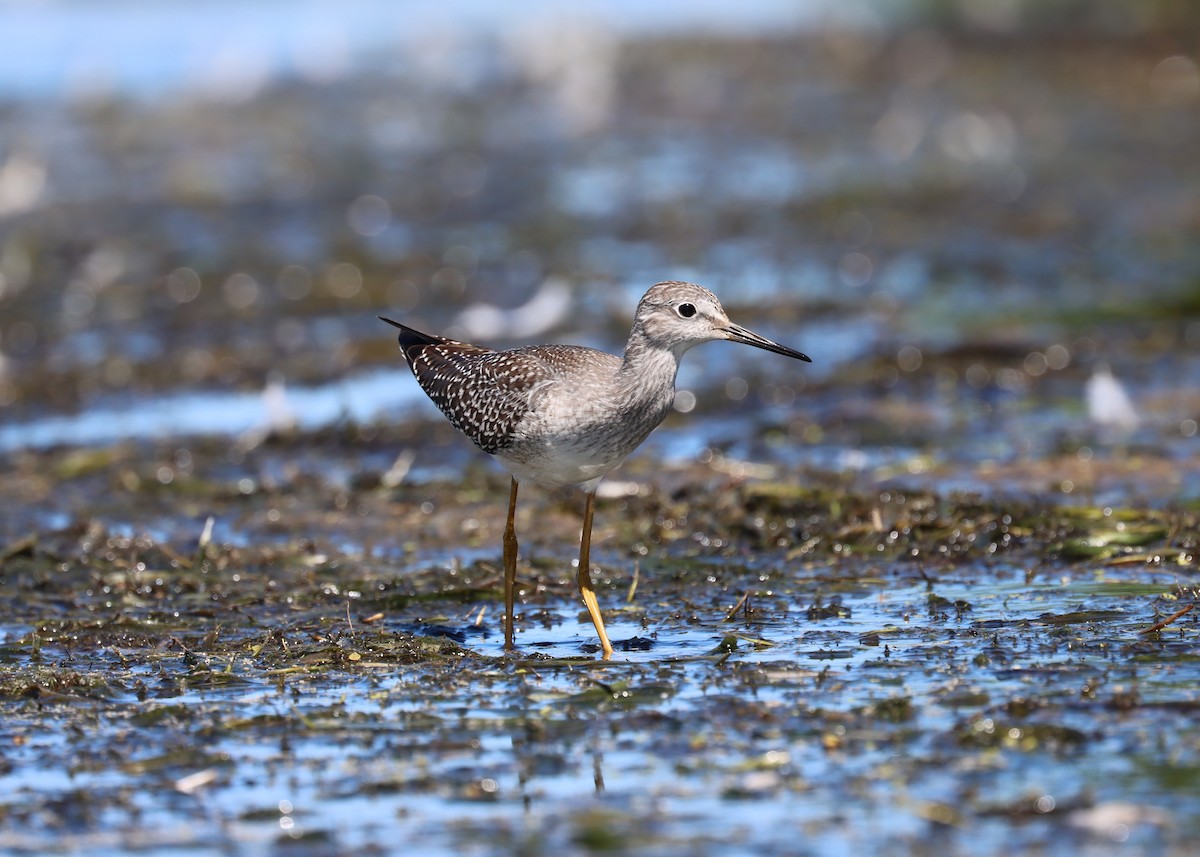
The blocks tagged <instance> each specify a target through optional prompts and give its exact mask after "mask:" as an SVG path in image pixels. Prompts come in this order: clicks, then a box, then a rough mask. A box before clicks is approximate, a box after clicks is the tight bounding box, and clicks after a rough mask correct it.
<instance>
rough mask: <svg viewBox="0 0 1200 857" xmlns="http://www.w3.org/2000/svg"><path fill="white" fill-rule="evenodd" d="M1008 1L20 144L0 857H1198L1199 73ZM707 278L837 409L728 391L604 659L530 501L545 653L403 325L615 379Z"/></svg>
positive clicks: (105, 124)
mask: <svg viewBox="0 0 1200 857" xmlns="http://www.w3.org/2000/svg"><path fill="white" fill-rule="evenodd" d="M766 5H769V4H766ZM968 7H969V8H971V9H974V10H975V11H974V12H972V13H970V14H967V13H965V12H964V13H962V14H960V15H957V16H956V15H950V16H949V17H948V18H933V19H928V20H925V19H922V20H924V21H925V22H924V23H921V24H916V23H913V22H912V21H907V22H906V21H896V20H890V19H885V18H883V17H874V18H872V17H869V16H868V17H867V18H859V19H856V20H854V21H852V22H850V24H847V25H844V26H837V27H834V26H816V25H814V24H812V22H808V23H806V24H804V25H803V26H796V27H792V26H791V23H794V22H790V23H789V22H784V23H787V24H788V25H787V26H785V25H784V23H779V24H778V25H774V26H768V27H767V28H766V29H765V30H764V29H763V25H762V24H761V23H759V24H757V25H756V26H757V27H758V29H757V30H756V29H754V28H749V29H748V30H747V29H742V28H738V29H736V30H734V29H728V28H726V30H725V31H722V30H721V28H717V31H716V32H713V31H711V30H704V28H703V27H699V26H698V25H697V26H693V27H692V28H690V29H689V28H686V27H684V28H680V30H678V31H677V30H671V31H669V32H664V31H662V30H661V29H657V28H655V27H651V26H648V25H647V26H645V27H644V28H643V29H642V30H640V31H633V32H631V31H629V30H627V29H626V30H623V29H620V28H617V27H610V26H607V25H600V24H597V23H595V22H592V23H589V24H586V25H584V24H578V23H576V24H570V23H569V22H563V21H557V22H555V23H554V25H553V26H551V25H548V24H543V25H537V26H535V25H534V22H533V21H529V22H524V23H523V24H522V25H521V26H516V25H512V26H506V27H501V28H499V29H498V30H497V33H498V34H490V33H488V32H486V31H484V30H475V31H472V32H471V33H470V34H467V33H466V32H465V31H464V32H459V31H457V30H453V29H444V30H438V32H437V38H436V39H435V38H433V37H432V36H430V38H429V39H425V40H415V41H412V42H411V43H406V46H405V48H404V49H403V50H398V51H395V52H392V53H387V54H379V55H376V56H375V58H374V60H372V61H371V62H369V63H362V64H361V65H356V66H354V67H353V68H349V67H345V68H344V67H343V66H338V65H337V64H336V63H335V64H333V65H328V66H327V65H320V66H319V67H317V66H313V67H309V66H305V67H304V68H305V69H307V71H305V70H303V69H302V73H296V74H292V75H290V76H289V75H288V74H282V75H280V76H278V77H273V76H271V75H269V74H268V73H267V72H266V71H263V70H262V69H260V70H259V72H260V73H259V74H258V75H257V76H255V75H254V74H248V73H246V69H245V68H244V67H243V66H240V65H238V63H237V62H235V61H234V60H236V59H237V58H238V55H236V53H235V54H232V55H231V56H232V59H229V58H226V62H227V65H228V66H229V68H227V69H225V71H224V72H222V74H219V75H218V74H215V73H214V75H212V76H205V77H203V78H202V79H200V80H198V81H195V82H193V84H192V85H191V88H190V89H189V88H187V87H184V88H183V92H182V93H181V94H180V93H178V92H176V91H175V90H172V92H173V93H175V94H174V95H172V96H169V97H164V96H163V95H162V94H161V93H158V92H155V91H149V92H148V91H145V90H146V89H147V88H139V87H137V86H133V87H131V88H130V90H131V91H127V90H124V89H122V88H121V86H120V81H117V82H115V83H114V82H111V81H110V82H109V83H108V84H106V83H105V80H104V76H103V75H96V76H94V78H91V79H89V80H86V81H83V82H82V83H81V82H80V80H82V78H81V79H80V80H77V81H76V88H75V90H73V91H72V93H71V94H70V95H69V96H63V95H61V94H60V95H58V96H54V97H51V95H49V94H47V93H45V92H40V91H35V92H33V93H32V94H31V93H27V92H24V91H23V90H21V92H22V93H23V94H22V95H21V96H20V97H12V98H10V99H9V100H7V101H4V102H0V120H2V121H0V127H3V128H4V129H5V132H4V133H5V136H4V137H3V138H0V408H2V413H0V509H2V510H3V511H2V513H0V604H3V612H2V614H0V616H2V618H0V709H2V710H3V718H2V720H0V852H2V853H12V854H25V853H68V854H69V853H82V852H88V853H92V854H116V853H128V852H131V851H132V852H138V853H145V854H159V853H168V852H170V853H176V852H178V851H179V850H180V849H188V851H190V852H191V853H197V854H208V853H221V854H273V853H290V854H314V855H317V854H320V855H324V854H343V853H380V854H383V853H393V852H394V851H396V850H397V848H398V847H399V843H403V844H404V847H405V848H409V847H415V846H418V845H419V846H420V847H421V848H422V850H423V851H425V852H427V853H433V854H531V855H532V854H544V853H570V854H574V853H591V852H599V851H608V852H617V853H620V852H622V851H631V852H638V853H652V854H681V855H682V854H688V855H691V854H713V855H718V854H720V855H733V854H744V853H761V854H842V853H847V852H849V851H851V850H852V849H864V850H866V851H869V852H873V853H880V854H897V855H899V854H939V855H941V854H972V855H974V854H1004V853H1013V852H1020V853H1051V852H1054V853H1077V854H1108V853H1114V852H1116V851H1122V852H1132V853H1158V854H1189V853H1193V852H1194V850H1195V848H1196V847H1197V843H1200V824H1198V822H1197V820H1196V819H1197V818H1198V817H1200V815H1198V813H1197V809H1198V806H1197V798H1196V795H1197V794H1198V793H1200V792H1198V789H1200V739H1198V738H1197V737H1196V735H1195V730H1194V728H1192V727H1193V724H1194V722H1195V719H1196V716H1197V706H1200V692H1198V691H1197V688H1198V687H1200V670H1198V668H1197V663H1198V661H1197V652H1198V650H1197V640H1198V639H1200V636H1198V626H1197V621H1198V620H1197V615H1198V614H1200V611H1198V610H1193V607H1194V605H1195V602H1196V599H1197V586H1198V585H1200V584H1198V580H1197V563H1196V552H1197V550H1198V549H1200V546H1198V544H1197V542H1198V541H1200V536H1198V531H1200V527H1198V524H1200V521H1198V518H1200V441H1197V438H1196V435H1197V421H1198V420H1200V297H1198V295H1200V289H1198V287H1197V284H1198V283H1200V244H1197V242H1196V240H1195V236H1196V235H1197V234H1200V174H1198V173H1200V167H1198V166H1197V162H1196V159H1195V156H1194V151H1195V145H1194V144H1195V141H1196V140H1197V139H1200V112H1198V110H1197V108H1198V107H1200V71H1197V66H1196V57H1195V54H1194V51H1193V52H1192V53H1190V54H1189V53H1188V47H1187V46H1188V45H1189V44H1191V45H1194V44H1195V41H1194V38H1193V39H1192V41H1190V42H1189V41H1188V39H1189V35H1188V34H1189V33H1194V32H1196V28H1195V27H1194V26H1193V25H1192V22H1190V21H1189V20H1188V19H1187V18H1186V17H1182V18H1181V17H1174V18H1172V17H1168V14H1169V13H1171V7H1169V6H1167V4H1164V5H1163V7H1162V8H1161V9H1159V15H1160V16H1159V17H1155V16H1154V15H1150V14H1149V13H1148V14H1147V16H1146V18H1145V19H1144V20H1142V21H1141V22H1140V23H1137V22H1134V23H1136V26H1134V25H1133V24H1131V23H1130V21H1128V20H1124V19H1120V14H1121V13H1120V12H1119V10H1120V9H1121V8H1122V7H1120V6H1114V7H1112V8H1111V9H1109V11H1108V13H1107V14H1108V17H1104V16H1099V17H1098V19H1097V20H1096V21H1095V22H1093V24H1092V25H1091V26H1083V27H1079V26H1076V25H1072V26H1071V27H1070V28H1065V27H1063V26H1062V25H1061V24H1060V23H1056V22H1055V21H1054V20H1053V18H1052V17H1049V18H1047V19H1041V18H1038V17H1036V16H1032V14H1031V13H1028V12H1027V13H1026V17H1025V18H1024V19H1021V18H1018V19H1015V20H1009V21H1006V20H1005V19H1003V16H1001V17H1000V18H995V17H994V16H993V17H991V18H989V16H988V15H987V14H986V13H984V12H982V11H980V10H981V9H983V8H984V7H983V6H979V7H978V8H976V7H971V6H970V5H969V4H967V5H966V6H964V7H963V8H964V9H967V8H968ZM756 8H757V7H756ZM1105 8H1108V7H1105ZM1153 8H1155V9H1158V8H1159V7H1153ZM1114 10H1116V11H1114ZM748 15H749V13H748ZM1114 15H1115V16H1116V17H1115V18H1114V17H1113V16H1114ZM750 17H753V16H750ZM1118 19H1120V20H1118ZM230 68H231V69H233V70H234V71H232V72H231V71H229V69H230ZM314 68H315V69H316V70H314ZM239 69H240V70H241V71H240V72H238V73H234V72H237V71H238V70H239ZM331 69H332V71H331ZM85 84H86V85H85ZM110 87H111V88H110ZM148 89H149V90H153V89H154V87H148ZM666 278H686V279H695V280H697V281H699V282H702V283H704V284H705V285H708V286H710V287H711V288H713V289H714V290H715V291H716V292H718V294H720V295H721V297H722V298H723V300H724V301H725V304H726V306H727V307H728V308H729V310H730V313H731V315H732V316H733V317H734V318H735V319H736V320H738V321H740V322H742V323H744V324H746V325H747V326H749V327H751V328H753V329H755V330H757V331H759V332H761V333H763V334H765V335H767V336H770V337H771V338H774V339H777V340H779V341H781V342H785V343H787V344H789V345H793V346H795V347H797V348H800V349H801V350H803V351H805V352H807V353H808V354H810V355H811V356H812V357H813V363H812V365H811V366H809V365H804V366H800V365H798V364H794V363H791V362H790V361H785V360H783V359H782V358H777V357H775V356H774V355H769V354H766V353H762V352H755V351H752V350H751V349H737V348H734V347H733V346H729V345H725V344H710V345H706V346H703V347H701V348H698V349H696V350H694V351H692V352H690V353H689V354H688V355H687V357H686V359H685V361H684V368H683V371H682V372H681V375H680V379H679V381H680V384H679V386H680V390H681V393H680V395H679V397H678V399H677V408H676V409H677V411H678V413H675V414H673V415H672V416H671V417H670V418H669V419H668V421H667V422H666V424H664V426H663V427H662V428H660V429H659V430H658V431H657V432H656V433H655V434H654V435H653V436H652V437H651V439H650V441H649V442H648V443H647V445H646V447H645V448H644V449H643V450H642V451H641V452H639V453H638V454H637V455H636V456H635V457H633V458H632V459H631V460H630V461H629V462H628V463H627V464H626V465H625V466H624V467H622V468H621V469H620V470H619V471H617V472H616V473H614V474H613V476H612V477H611V478H610V479H609V480H608V481H607V482H606V483H605V484H604V486H603V487H602V492H601V497H600V500H599V501H598V504H597V517H596V532H595V546H594V550H593V561H594V562H595V564H596V568H595V572H594V576H595V578H596V582H597V588H598V592H599V595H600V601H601V604H602V606H603V608H604V609H605V613H606V616H607V617H608V622H609V629H610V634H611V635H612V636H613V639H614V642H615V643H616V645H617V650H618V651H617V652H616V654H615V656H614V657H613V658H612V659H611V660H609V661H603V660H601V659H600V658H599V657H598V655H597V654H596V650H595V645H594V631H593V630H592V629H591V625H590V623H589V622H588V619H587V615H586V613H585V612H584V611H583V608H582V605H581V604H579V602H578V598H577V594H576V593H575V591H574V586H573V582H572V581H573V577H574V569H573V568H572V562H573V561H574V557H575V550H576V543H577V538H578V528H579V515H580V511H581V506H582V503H581V498H580V497H579V496H578V495H575V494H572V493H570V492H544V491H540V490H538V489H536V488H532V487H530V488H528V489H526V490H525V491H523V495H522V504H521V507H520V511H519V516H518V531H519V533H520V535H521V539H522V542H521V544H522V558H521V565H520V569H519V575H520V580H521V586H522V597H521V603H520V607H519V610H520V616H519V620H518V629H517V631H518V634H517V641H518V652H517V653H515V654H508V653H505V652H504V651H503V650H502V647H501V643H502V634H501V630H500V626H499V621H498V620H499V616H500V613H501V611H502V607H501V593H500V574H499V570H498V567H499V564H500V553H501V552H500V537H501V532H502V530H503V525H504V520H503V515H504V501H505V498H506V496H507V495H506V489H507V477H506V476H505V475H504V474H503V473H502V472H500V470H499V469H498V468H495V467H494V466H492V465H491V464H489V463H488V462H487V461H486V460H484V457H483V456H482V455H481V454H479V453H478V452H477V451H475V450H474V449H473V448H471V447H470V445H469V444H467V443H466V442H465V441H463V440H462V439H461V438H459V437H457V436H456V435H455V433H454V431H453V429H451V428H450V427H449V426H448V425H445V424H444V422H443V421H442V420H441V418H440V417H439V415H438V414H437V412H436V411H435V410H434V409H433V407H432V406H431V405H429V403H428V402H427V401H425V399H424V398H423V396H422V395H421V394H420V393H419V391H418V390H417V389H416V385H415V383H413V382H412V379H411V377H409V376H408V375H407V370H405V369H403V366H402V363H401V360H400V357H399V355H398V354H397V353H396V349H395V342H394V338H393V337H392V336H391V335H390V334H389V332H388V330H389V329H388V328H386V326H384V325H382V324H381V323H380V322H378V321H377V320H376V319H375V316H376V315H377V314H380V313H384V314H388V315H391V316H393V317H402V318H404V319H406V320H408V321H410V322H411V323H413V324H414V325H415V326H418V327H422V328H425V329H428V330H430V331H435V332H443V333H449V334H450V335H454V336H457V337H459V338H465V339H472V340H478V341H483V342H487V343H489V344H497V345H499V344H505V343H510V342H511V343H519V342H529V341H567V342H579V343H583V344H589V345H594V346H596V347H601V348H605V349H608V350H613V351H619V349H620V348H621V345H622V343H623V340H624V336H625V334H626V332H627V330H628V324H629V318H630V313H631V311H632V308H633V305H634V303H635V302H636V299H637V297H638V296H639V295H640V294H641V292H642V291H643V290H644V289H645V287H646V286H648V285H649V284H651V283H653V282H655V281H657V280H661V279H666Z"/></svg>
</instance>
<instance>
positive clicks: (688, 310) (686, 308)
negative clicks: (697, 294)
mask: <svg viewBox="0 0 1200 857" xmlns="http://www.w3.org/2000/svg"><path fill="white" fill-rule="evenodd" d="M675 311H676V312H677V313H679V315H680V316H682V317H683V318H691V317H692V316H694V315H695V314H696V305H695V304H680V305H679V306H678V307H677V308H676V309H675Z"/></svg>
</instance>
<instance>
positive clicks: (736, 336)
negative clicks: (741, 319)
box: [725, 324, 812, 363]
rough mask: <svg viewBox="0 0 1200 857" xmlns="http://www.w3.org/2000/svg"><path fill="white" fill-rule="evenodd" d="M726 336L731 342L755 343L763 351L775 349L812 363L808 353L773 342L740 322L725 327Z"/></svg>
mask: <svg viewBox="0 0 1200 857" xmlns="http://www.w3.org/2000/svg"><path fill="white" fill-rule="evenodd" d="M725 338H726V339H728V340H729V341H730V342H740V343H742V344H743V345H753V346H754V347H755V348H761V349H762V350H763V351H773V352H775V353H776V354H782V355H783V356H784V357H795V358H796V359H797V360H803V361H804V362H805V363H812V359H811V358H809V356H808V355H807V354H801V353H800V352H799V351H797V350H796V349H794V348H788V347H787V346H786V345H780V344H779V343H778V342H772V341H771V340H769V339H767V338H766V337H765V336H759V335H758V334H757V333H755V332H754V331H752V330H746V328H744V327H742V326H741V325H740V324H731V325H729V327H727V328H725Z"/></svg>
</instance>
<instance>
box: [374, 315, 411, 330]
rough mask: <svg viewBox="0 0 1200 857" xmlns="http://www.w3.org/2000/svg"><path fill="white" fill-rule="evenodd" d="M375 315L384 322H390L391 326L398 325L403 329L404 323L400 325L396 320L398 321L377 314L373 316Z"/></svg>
mask: <svg viewBox="0 0 1200 857" xmlns="http://www.w3.org/2000/svg"><path fill="white" fill-rule="evenodd" d="M375 317H376V318H377V319H379V320H380V321H386V322H387V323H388V324H390V325H391V326H392V327H398V328H400V329H401V330H404V325H402V324H401V323H400V322H398V321H392V320H391V319H390V318H384V317H383V316H381V315H377V316H375Z"/></svg>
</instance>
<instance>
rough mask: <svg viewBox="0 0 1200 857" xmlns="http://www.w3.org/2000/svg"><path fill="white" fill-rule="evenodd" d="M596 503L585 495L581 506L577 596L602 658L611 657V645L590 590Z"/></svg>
mask: <svg viewBox="0 0 1200 857" xmlns="http://www.w3.org/2000/svg"><path fill="white" fill-rule="evenodd" d="M595 502H596V494H595V492H592V493H590V494H588V495H587V500H586V501H585V503H584V506H583V535H581V536H580V538H579V572H578V574H579V594H580V595H582V596H583V603H584V605H585V606H586V607H587V611H588V615H590V616H591V617H592V624H594V625H595V626H596V633H597V634H599V635H600V647H601V649H603V651H604V657H605V658H608V657H609V656H610V655H612V651H613V647H612V643H610V642H609V641H608V633H607V632H605V630H604V617H603V616H601V615H600V605H599V603H597V601H596V590H594V589H592V511H593V506H594V505H595Z"/></svg>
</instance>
